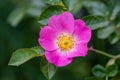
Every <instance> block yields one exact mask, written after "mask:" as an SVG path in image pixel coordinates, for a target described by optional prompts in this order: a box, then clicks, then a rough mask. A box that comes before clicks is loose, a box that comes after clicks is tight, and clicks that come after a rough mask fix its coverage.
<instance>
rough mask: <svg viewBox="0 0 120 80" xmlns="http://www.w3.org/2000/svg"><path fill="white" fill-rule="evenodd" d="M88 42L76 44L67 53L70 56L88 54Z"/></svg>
mask: <svg viewBox="0 0 120 80" xmlns="http://www.w3.org/2000/svg"><path fill="white" fill-rule="evenodd" d="M87 50H88V49H87V44H86V43H79V44H76V45H75V47H74V48H73V49H72V50H70V51H69V52H68V53H67V57H68V58H73V57H80V56H86V54H87Z"/></svg>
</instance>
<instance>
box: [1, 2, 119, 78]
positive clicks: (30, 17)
mask: <svg viewBox="0 0 120 80" xmlns="http://www.w3.org/2000/svg"><path fill="white" fill-rule="evenodd" d="M14 7H15V8H14ZM0 9H1V11H3V12H2V13H0V17H1V19H0V21H1V22H0V26H1V27H0V44H1V46H0V53H1V54H0V59H1V60H0V68H1V69H0V71H1V72H0V73H1V74H0V80H16V79H17V80H46V79H48V80H50V79H53V80H56V79H57V80H61V79H62V78H61V77H60V76H61V75H62V76H63V79H62V80H67V79H68V80H70V79H72V78H73V79H72V80H78V79H80V80H83V78H84V79H85V80H104V78H106V77H109V78H110V79H111V80H114V78H115V79H116V80H117V79H118V80H119V79H120V77H119V75H120V74H119V67H120V61H119V60H115V62H113V63H112V64H110V65H108V64H106V66H105V67H104V66H102V65H105V63H106V62H107V61H106V59H107V58H106V59H104V58H103V57H98V56H97V58H95V57H94V55H92V54H91V53H90V56H89V55H88V57H86V58H85V59H82V60H79V59H75V62H73V63H72V64H75V65H76V64H77V65H76V66H75V67H74V66H72V64H71V65H70V66H68V67H65V68H60V69H58V72H59V73H57V72H56V67H54V66H53V65H51V64H50V63H48V62H47V61H46V60H45V59H42V60H41V62H40V69H41V70H40V71H41V72H39V64H38V63H39V62H38V61H40V59H41V58H43V55H44V50H43V49H42V48H41V47H38V46H37V47H33V48H22V47H32V46H36V45H38V43H37V38H38V32H39V28H40V27H42V26H43V25H47V21H48V19H49V17H50V16H52V15H54V14H60V13H62V12H63V11H70V12H72V13H74V15H78V14H82V15H84V16H81V17H77V18H81V19H83V20H84V21H85V22H86V24H87V26H88V27H90V28H91V29H92V30H93V39H92V41H91V43H90V44H92V45H94V46H95V47H96V48H98V49H101V50H105V51H106V50H108V51H107V52H110V53H116V55H118V52H119V51H120V50H119V49H118V48H119V46H120V44H117V43H118V42H119V40H120V1H119V0H109V1H107V0H17V1H15V0H4V1H0ZM80 9H81V11H80V12H79V10H80ZM82 10H83V11H82ZM86 15H87V16H86ZM6 20H7V22H8V23H9V24H10V25H9V24H7V22H6ZM37 22H38V23H37ZM39 23H40V24H39ZM40 25H42V26H40ZM35 26H36V27H35ZM39 26H40V27H39ZM13 27H15V28H13ZM31 35H32V36H31ZM96 36H97V37H96ZM99 39H101V41H100V40H99ZM103 39H104V40H103ZM108 41H109V42H108ZM111 45H112V46H113V47H112V46H111ZM114 46H115V47H114ZM116 46H117V47H116ZM19 48H22V49H19ZM16 49H18V50H17V51H15V50H16ZM112 50H114V51H112ZM13 51H15V52H13ZM115 51H116V52H115ZM117 51H118V52H117ZM11 52H13V54H12V57H11V59H10V61H9V65H13V66H19V65H21V64H23V63H25V62H27V61H28V60H30V59H32V61H33V63H30V62H29V61H28V62H27V63H25V64H23V66H20V72H19V71H17V70H19V69H18V68H17V69H16V68H12V67H6V64H7V63H8V60H9V58H10V55H11ZM35 57H38V58H36V59H33V58H35ZM39 57H40V59H39ZM93 58H94V59H96V60H94V61H97V62H95V63H93ZM107 60H108V59H107ZM77 61H80V62H81V63H79V62H77ZM34 62H35V65H34ZM109 62H111V60H109V61H108V63H109ZM83 63H86V64H83ZM89 63H90V64H92V65H90V64H89ZM98 63H100V64H102V65H98ZM81 64H82V65H81ZM79 65H80V66H79ZM93 65H95V66H94V67H93ZM36 66H37V67H36ZM23 67H24V68H23ZM77 67H78V68H77ZM87 67H89V68H90V70H88V69H86V70H85V69H84V68H87ZM92 67H93V68H92ZM36 68H37V70H35V69H36ZM91 68H92V69H91ZM2 69H3V70H2ZM21 69H23V70H21ZM32 70H33V71H32ZM65 70H66V71H65ZM79 70H81V71H82V70H83V71H82V72H81V73H80V74H79V72H78V73H77V74H79V76H77V74H76V75H74V74H72V73H76V72H75V71H79ZM91 70H92V73H93V76H89V75H91V74H90V73H89V72H90V71H91ZM30 71H31V72H30ZM55 72H56V75H55ZM71 72H72V73H71ZM85 72H86V73H85ZM20 74H21V75H20ZM38 74H39V75H38ZM63 74H64V75H63ZM54 75H55V76H54ZM71 75H72V76H71ZM81 75H83V76H82V77H81ZM15 76H16V77H15ZM21 76H22V77H21ZM53 76H54V77H53ZM66 76H68V77H66Z"/></svg>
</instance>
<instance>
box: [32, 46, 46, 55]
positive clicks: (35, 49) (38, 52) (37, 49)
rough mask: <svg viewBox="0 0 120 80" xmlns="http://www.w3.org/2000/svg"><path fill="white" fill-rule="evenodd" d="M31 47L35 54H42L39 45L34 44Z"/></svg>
mask: <svg viewBox="0 0 120 80" xmlns="http://www.w3.org/2000/svg"><path fill="white" fill-rule="evenodd" d="M31 49H32V50H34V51H35V52H36V53H37V54H40V55H44V50H43V49H42V48H41V47H40V46H36V47H33V48H31Z"/></svg>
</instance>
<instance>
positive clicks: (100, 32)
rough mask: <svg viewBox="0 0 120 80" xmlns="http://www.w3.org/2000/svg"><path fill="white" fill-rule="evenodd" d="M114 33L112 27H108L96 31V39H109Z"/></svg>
mask: <svg viewBox="0 0 120 80" xmlns="http://www.w3.org/2000/svg"><path fill="white" fill-rule="evenodd" d="M114 31H115V28H114V27H113V26H108V27H105V28H102V29H99V30H98V33H97V35H98V38H100V39H106V38H107V37H109V36H110V35H111V34H112V33H113V32H114Z"/></svg>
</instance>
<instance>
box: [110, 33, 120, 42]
mask: <svg viewBox="0 0 120 80" xmlns="http://www.w3.org/2000/svg"><path fill="white" fill-rule="evenodd" d="M109 41H110V43H111V44H115V43H117V42H118V41H119V36H118V35H117V33H112V34H111V35H110V37H109Z"/></svg>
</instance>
